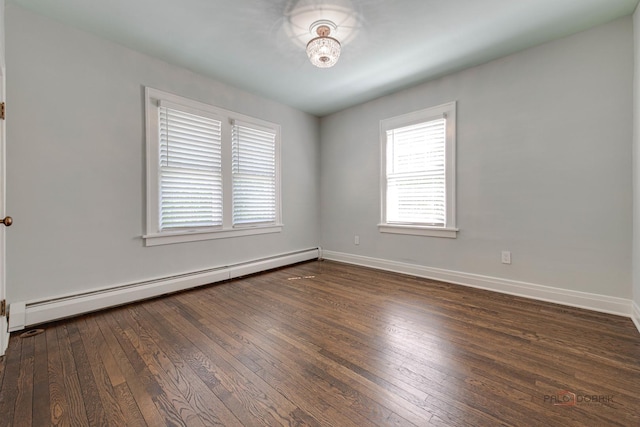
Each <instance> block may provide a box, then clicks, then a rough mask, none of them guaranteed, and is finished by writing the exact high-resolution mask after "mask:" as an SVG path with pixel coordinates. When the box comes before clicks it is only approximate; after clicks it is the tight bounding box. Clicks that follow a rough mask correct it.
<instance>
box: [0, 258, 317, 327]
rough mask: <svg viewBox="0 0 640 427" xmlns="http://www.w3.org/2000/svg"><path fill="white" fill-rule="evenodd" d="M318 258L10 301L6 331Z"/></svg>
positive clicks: (267, 262)
mask: <svg viewBox="0 0 640 427" xmlns="http://www.w3.org/2000/svg"><path fill="white" fill-rule="evenodd" d="M318 257H319V250H318V249H317V248H315V249H308V250H304V251H299V252H293V253H288V254H281V255H276V256H273V257H269V258H264V259H259V260H252V261H249V262H244V263H239V264H234V265H230V266H224V267H219V268H212V269H209V270H204V271H196V272H192V273H186V274H180V275H177V276H172V277H165V278H159V279H153V280H147V281H144V282H137V283H127V284H121V285H116V286H110V287H107V288H100V289H93V290H91V291H86V292H82V293H75V294H66V295H59V296H57V297H53V298H48V299H47V300H38V301H27V302H21V301H18V302H13V303H11V305H10V307H9V308H10V312H9V332H13V331H18V330H21V329H24V328H25V327H27V326H33V325H37V324H40V323H46V322H50V321H53V320H58V319H62V318H66V317H71V316H76V315H79V314H84V313H89V312H92V311H96V310H101V309H104V308H108V307H114V306H117V305H123V304H128V303H131V302H135V301H139V300H143V299H147V298H153V297H156V296H160V295H163V294H167V293H171V292H177V291H182V290H185V289H190V288H194V287H197V286H202V285H207V284H210V283H215V282H220V281H223V280H228V279H232V278H236V277H240V276H245V275H248V274H253V273H258V272H260V271H265V270H270V269H272V268H278V267H284V266H286V265H290V264H295V263H298V262H303V261H308V260H312V259H317V258H318ZM14 308H15V313H14ZM14 314H15V316H14Z"/></svg>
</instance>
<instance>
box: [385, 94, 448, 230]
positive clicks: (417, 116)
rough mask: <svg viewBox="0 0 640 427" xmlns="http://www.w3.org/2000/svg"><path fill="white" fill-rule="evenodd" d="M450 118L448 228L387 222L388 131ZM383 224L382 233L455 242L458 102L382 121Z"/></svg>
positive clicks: (446, 172)
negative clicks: (440, 238)
mask: <svg viewBox="0 0 640 427" xmlns="http://www.w3.org/2000/svg"><path fill="white" fill-rule="evenodd" d="M443 115H446V117H447V127H446V142H445V144H446V146H445V152H446V158H445V159H446V160H445V161H446V165H445V180H446V189H445V191H446V203H447V212H446V223H445V226H444V227H433V226H425V225H422V224H398V223H387V218H386V212H387V209H386V204H387V180H386V169H387V143H386V138H387V137H386V135H387V130H390V129H395V128H399V127H404V126H410V125H413V124H417V123H421V122H426V121H429V120H435V119H438V118H441V117H442V116H443ZM380 212H381V215H380V218H381V221H380V224H378V231H379V232H381V233H394V234H409V235H415V236H430V237H445V238H452V239H455V238H456V237H457V235H458V231H459V229H458V228H457V227H456V102H455V101H454V102H449V103H446V104H442V105H438V106H435V107H431V108H426V109H424V110H419V111H414V112H412V113H408V114H403V115H401V116H396V117H392V118H389V119H384V120H381V121H380Z"/></svg>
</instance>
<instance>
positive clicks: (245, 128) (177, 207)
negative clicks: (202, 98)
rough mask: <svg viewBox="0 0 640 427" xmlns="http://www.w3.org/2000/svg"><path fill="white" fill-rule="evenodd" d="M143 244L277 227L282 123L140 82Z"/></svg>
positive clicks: (220, 236) (204, 237) (280, 226)
mask: <svg viewBox="0 0 640 427" xmlns="http://www.w3.org/2000/svg"><path fill="white" fill-rule="evenodd" d="M145 97H146V113H147V125H146V130H147V232H146V234H145V235H144V236H143V237H144V239H145V244H146V245H147V246H154V245H161V244H169V243H180V242H188V241H196V240H207V239H217V238H227V237H235V236H246V235H251V234H263V233H276V232H279V231H281V229H282V224H281V221H280V179H279V174H280V166H279V144H280V127H279V126H278V125H276V124H273V123H270V122H266V121H264V120H260V119H256V118H253V117H249V116H245V115H242V114H238V113H234V112H231V111H227V110H224V109H221V108H218V107H214V106H211V105H208V104H204V103H200V102H196V101H192V100H189V99H186V98H183V97H179V96H177V95H172V94H169V93H166V92H162V91H159V90H156V89H152V88H146V89H145Z"/></svg>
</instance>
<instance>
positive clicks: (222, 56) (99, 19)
mask: <svg viewBox="0 0 640 427" xmlns="http://www.w3.org/2000/svg"><path fill="white" fill-rule="evenodd" d="M7 1H8V2H9V3H14V4H17V5H20V6H22V7H24V8H27V9H30V10H32V11H35V12H37V13H40V14H43V15H46V16H49V17H51V18H54V19H56V20H59V21H62V22H64V23H66V24H68V25H71V26H73V27H77V28H80V29H83V30H86V31H88V32H91V33H94V34H97V35H99V36H101V37H104V38H107V39H109V40H112V41H114V42H116V43H119V44H122V45H124V46H127V47H130V48H132V49H135V50H138V51H140V52H144V53H147V54H149V55H153V56H155V57H158V58H161V59H163V60H165V61H167V62H170V63H173V64H177V65H180V66H182V67H185V68H188V69H190V70H193V71H195V72H197V73H200V74H203V75H206V76H209V77H212V78H214V79H216V80H219V81H222V82H225V83H228V84H230V85H233V86H236V87H239V88H242V89H245V90H247V91H250V92H253V93H256V94H259V95H261V96H263V97H266V98H270V99H274V100H276V101H279V102H282V103H284V104H287V105H290V106H293V107H295V108H298V109H300V110H303V111H306V112H309V113H312V114H315V115H318V116H323V115H326V114H330V113H332V112H335V111H339V110H341V109H343V108H346V107H349V106H352V105H356V104H359V103H361V102H364V101H368V100H371V99H374V98H377V97H379V96H382V95H385V94H388V93H391V92H394V91H396V90H399V89H402V88H406V87H409V86H411V85H414V84H417V83H419V82H423V81H426V80H428V79H432V78H435V77H438V76H441V75H444V74H447V73H450V72H452V71H456V70H460V69H463V68H467V67H470V66H474V65H477V64H480V63H483V62H487V61H489V60H492V59H495V58H498V57H501V56H504V55H507V54H509V53H513V52H516V51H518V50H522V49H524V48H527V47H530V46H534V45H537V44H540V43H544V42H547V41H550V40H553V39H556V38H559V37H563V36H566V35H569V34H572V33H576V32H578V31H582V30H584V29H587V28H590V27H593V26H595V25H598V24H601V23H605V22H608V21H611V20H613V19H615V18H618V17H621V16H625V15H629V14H631V13H633V11H634V9H635V7H636V5H637V4H638V1H639V0H179V1H176V0H106V1H97V0H53V1H52V0H7ZM327 5H334V6H337V7H339V8H341V9H342V10H344V8H348V9H349V10H351V11H353V12H354V13H355V16H356V17H357V20H358V26H359V28H356V33H355V34H354V35H352V37H350V38H351V40H350V41H348V43H346V44H344V46H343V49H342V55H341V57H340V60H339V61H338V64H337V65H336V66H335V67H333V68H329V69H318V68H315V67H313V66H312V65H311V64H310V63H309V61H308V60H307V57H306V54H305V51H304V46H302V45H301V41H300V40H298V39H297V38H296V37H295V35H292V33H291V30H290V28H289V30H288V29H287V26H288V25H290V21H291V18H288V16H289V15H290V14H291V12H292V11H294V10H296V9H297V8H300V7H304V8H306V9H312V10H314V11H316V12H317V13H319V14H323V13H326V12H327V10H328V9H329V8H331V6H327ZM297 35H298V36H299V34H297ZM338 36H339V35H338ZM310 38H311V35H309V39H310ZM612 49H615V46H612Z"/></svg>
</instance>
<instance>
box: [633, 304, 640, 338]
mask: <svg viewBox="0 0 640 427" xmlns="http://www.w3.org/2000/svg"><path fill="white" fill-rule="evenodd" d="M631 320H633V323H634V324H635V325H636V328H638V332H640V307H638V304H637V303H636V302H635V301H631Z"/></svg>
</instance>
